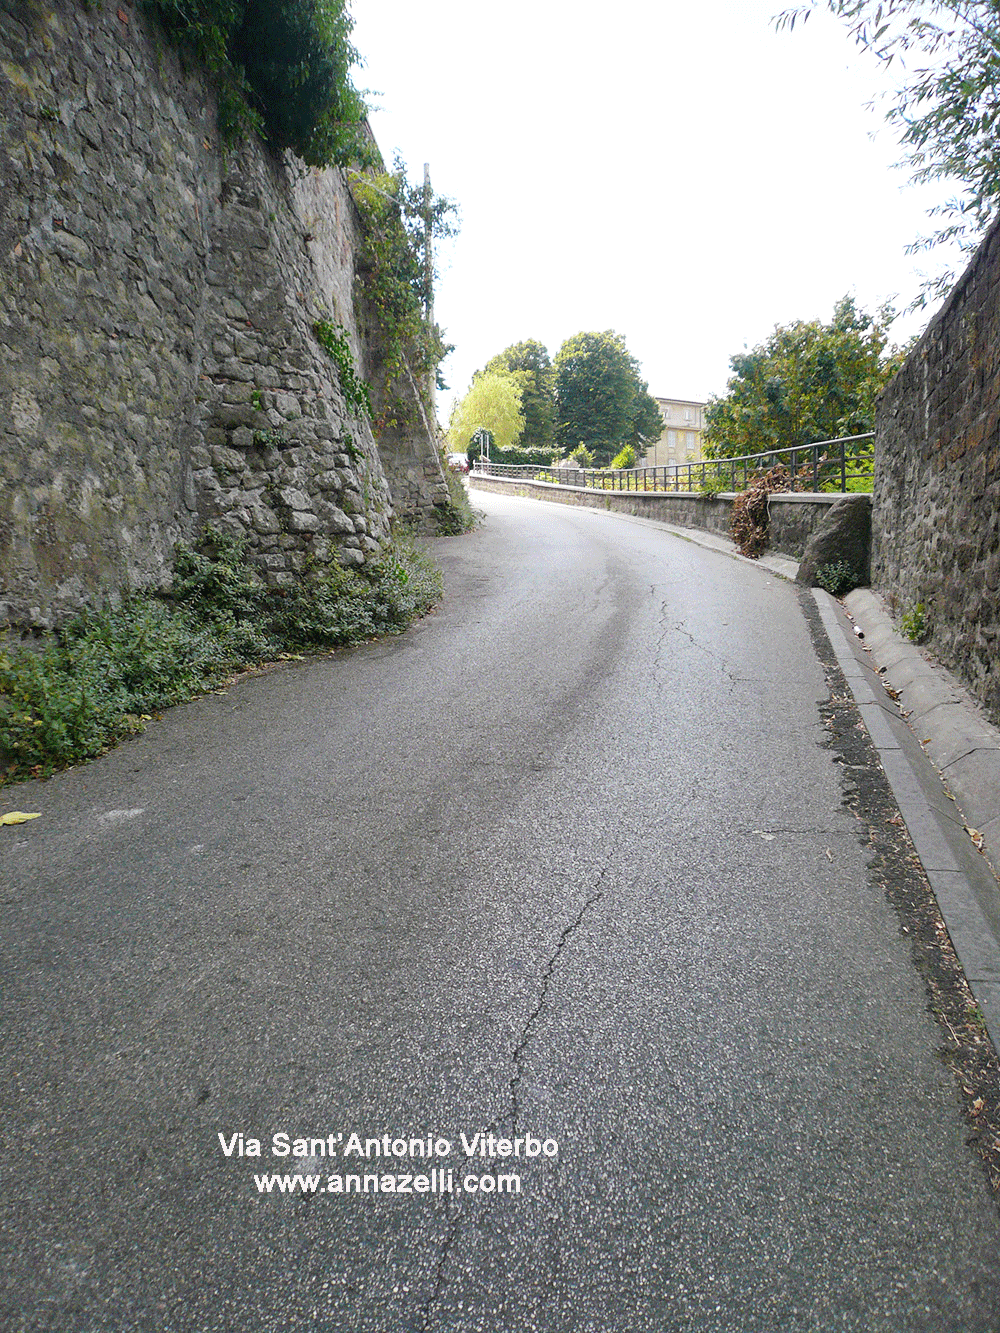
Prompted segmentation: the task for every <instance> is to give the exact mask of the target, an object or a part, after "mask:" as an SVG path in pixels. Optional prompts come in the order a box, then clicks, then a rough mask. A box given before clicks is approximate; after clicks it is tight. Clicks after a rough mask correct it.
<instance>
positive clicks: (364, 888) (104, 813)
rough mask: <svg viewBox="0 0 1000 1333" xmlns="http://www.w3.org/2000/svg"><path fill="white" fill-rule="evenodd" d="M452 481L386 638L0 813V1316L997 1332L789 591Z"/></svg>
mask: <svg viewBox="0 0 1000 1333" xmlns="http://www.w3.org/2000/svg"><path fill="white" fill-rule="evenodd" d="M475 500H476V503H477V504H481V505H482V506H483V507H484V508H486V509H487V510H488V511H489V518H488V521H487V523H486V524H485V525H484V526H483V527H482V528H481V529H480V530H479V531H477V532H475V533H473V534H470V535H467V536H465V537H462V538H456V539H451V540H450V541H448V542H442V543H440V544H439V556H440V559H441V560H442V562H443V565H444V568H445V574H446V584H447V595H446V599H445V602H444V604H443V605H442V607H441V608H440V609H439V610H438V611H437V612H436V613H435V614H433V615H432V616H430V617H429V618H428V619H426V620H425V621H424V622H422V623H421V624H420V625H418V626H417V627H415V628H414V629H413V630H411V631H410V632H408V633H407V634H406V635H404V636H402V637H401V638H399V639H396V640H391V641H386V642H383V643H379V644H373V645H369V646H366V647H363V648H361V649H358V650H354V651H350V652H343V653H339V654H336V655H335V656H332V657H330V658H325V659H320V660H315V661H310V662H304V663H291V664H284V665H282V666H280V667H278V668H275V669H273V670H271V671H268V672H266V673H264V674H262V675H260V676H257V677H254V678H250V679H246V680H243V681H242V682H240V683H238V684H237V685H235V686H234V687H233V688H231V689H230V690H229V691H228V692H225V693H223V694H218V695H210V696H208V697H207V698H205V699H203V700H200V701H197V702H195V703H192V704H190V705H187V706H184V707H181V708H178V709H175V710H173V711H172V712H171V713H170V714H168V715H167V716H166V717H165V718H164V719H163V720H162V721H160V722H158V723H156V724H155V725H153V726H152V727H151V728H150V729H149V731H148V732H147V733H146V734H145V735H144V736H142V737H139V738H137V739H135V740H134V741H132V742H130V743H128V744H126V745H123V746H122V747H120V748H119V749H118V750H116V751H115V752H113V753H112V754H110V755H108V756H106V757H105V758H103V759H101V760H100V761H98V762H96V763H93V764H91V765H88V766H86V767H83V768H81V769H79V770H76V771H73V772H69V773H65V774H62V775H60V776H58V777H57V778H55V779H53V780H52V781H50V782H47V783H45V784H27V785H25V786H23V787H19V788H15V789H13V790H11V791H8V792H5V793H3V797H4V798H5V799H4V800H3V808H5V809H7V808H11V807H15V806H16V807H17V808H20V809H24V810H32V811H40V812H41V813H42V818H40V819H38V820H36V821H34V822H32V823H31V824H26V825H22V826H19V827H17V828H14V829H10V828H8V829H4V830H2V836H0V882H2V885H3V892H2V901H3V917H2V919H3V950H4V954H3V958H4V962H3V997H2V998H3V1007H2V1043H3V1044H2V1052H3V1054H2V1084H0V1089H2V1091H0V1096H2V1108H3V1116H2V1135H3V1143H2V1158H0V1169H2V1199H0V1293H2V1295H0V1326H2V1327H3V1328H5V1329H7V1328H9V1329H13V1330H28V1329H31V1330H35V1329H39V1330H41V1329H45V1330H53V1331H56V1330H58V1333H77V1331H79V1333H98V1330H116V1331H122V1333H124V1331H126V1330H127V1331H128V1333H132V1331H133V1330H135V1331H138V1330H142V1331H143V1333H145V1331H146V1330H150V1333H154V1331H155V1333H172V1331H176V1333H209V1331H210V1330H222V1329H225V1330H230V1329H231V1330H241V1333H256V1331H257V1330H260V1331H262V1333H267V1331H270V1330H286V1329H288V1330H291V1329H296V1330H298V1329H308V1330H315V1331H316V1333H320V1331H322V1333H342V1331H344V1330H357V1331H359V1333H361V1331H364V1333H368V1331H369V1330H370V1331H371V1333H375V1331H376V1330H378V1331H379V1333H418V1331H422V1330H427V1333H446V1331H447V1333H472V1331H473V1330H483V1331H484V1333H507V1331H508V1330H509V1331H510V1333H522V1331H524V1333H529V1331H531V1330H538V1331H539V1333H569V1331H570V1330H573V1333H584V1331H587V1333H591V1331H592V1333H640V1331H642V1333H645V1331H646V1330H650V1331H652V1330H656V1331H657V1333H674V1331H675V1330H677V1331H679V1330H693V1331H697V1333H715V1331H716V1330H718V1331H719V1333H722V1331H723V1330H724V1331H725V1333H743V1331H744V1330H746V1331H747V1333H777V1331H778V1330H781V1331H782V1333H785V1331H789V1333H790V1331H793V1330H795V1331H797V1330H816V1331H817V1333H830V1331H831V1330H837V1329H852V1330H865V1331H866V1333H876V1331H879V1330H885V1333H890V1331H891V1333H910V1331H915V1330H927V1331H928V1333H931V1331H933V1333H996V1331H997V1330H998V1329H1000V1263H998V1259H1000V1223H998V1218H997V1213H996V1210H995V1208H994V1205H993V1204H992V1203H991V1201H990V1199H989V1197H988V1194H987V1190H986V1186H985V1182H984V1180H983V1177H982V1175H981V1173H980V1170H979V1167H978V1165H977V1163H976V1161H975V1159H974V1157H973V1155H972V1153H971V1152H970V1150H969V1149H968V1147H967V1146H966V1144H965V1137H966V1130H965V1127H964V1124H963V1121H962V1118H961V1113H960V1107H959V1103H958V1100H957V1097H956V1093H955V1090H954V1088H953V1086H952V1082H951V1075H950V1074H949V1072H948V1071H947V1069H946V1068H945V1067H944V1066H943V1065H942V1064H941V1062H940V1060H939V1059H938V1055H937V1052H938V1049H939V1047H940V1044H941V1039H940V1034H939V1032H938V1030H937V1028H936V1026H935V1023H934V1021H933V1019H932V1017H931V1016H930V1015H929V1013H928V1012H927V997H926V995H925V993H924V990H923V985H922V982H921V980H920V978H919V977H918V975H917V973H916V971H915V969H914V967H913V964H912V962H911V960H910V954H909V947H908V944H907V941H906V940H905V938H904V937H903V936H902V935H901V933H900V929H899V923H898V921H897V918H896V917H895V915H894V912H893V910H892V909H891V908H890V907H889V906H888V905H887V903H886V902H885V900H884V895H883V893H882V891H881V890H880V889H878V888H876V887H875V886H874V885H873V884H872V882H871V876H870V872H869V870H868V867H867V865H866V853H865V847H864V844H863V840H862V838H861V836H860V830H859V826H858V821H857V819H856V818H855V816H854V815H853V814H852V813H851V812H850V811H849V810H848V809H846V808H845V806H844V805H843V804H842V797H843V792H842V789H841V780H840V777H839V773H838V768H837V765H836V764H835V763H834V761H833V756H832V755H831V752H830V750H829V749H827V748H825V746H824V739H825V736H824V729H823V727H822V724H821V718H820V714H819V711H818V709H819V704H820V703H821V702H822V701H823V700H824V699H825V698H826V693H827V691H826V685H825V679H824V674H823V671H822V669H821V667H820V665H819V661H818V659H817V657H816V655H815V653H814V650H813V648H812V645H811V641H810V637H809V632H808V629H807V627H806V623H805V620H804V618H803V614H802V610H801V608H800V605H799V602H798V599H797V595H796V592H795V589H794V588H793V587H792V586H791V585H789V584H787V583H784V582H782V581H781V580H780V579H777V578H775V577H774V576H772V575H769V574H767V573H766V572H765V571H764V570H761V569H758V568H754V567H751V566H749V565H747V564H745V563H739V562H736V561H734V560H732V559H730V558H727V557H726V556H723V555H719V554H716V553H714V552H709V551H705V550H703V549H701V548H699V547H697V546H694V545H692V544H690V543H687V542H685V541H682V540H680V539H678V538H676V537H674V536H671V535H669V534H668V533H666V532H664V531H662V530H659V529H657V528H655V527H654V526H651V525H647V524H643V523H640V522H636V521H633V520H629V519H627V518H623V517H620V516H615V515H610V514H604V513H598V512H595V511H589V510H580V509H570V508H563V507H561V506H554V505H544V504H540V503H538V502H534V501H528V500H516V499H508V498H505V497H498V496H493V495H485V494H481V493H477V494H476V496H475ZM480 1131H485V1132H486V1133H492V1134H493V1135H494V1136H495V1138H497V1139H500V1140H504V1141H505V1143H506V1145H507V1146H509V1148H510V1150H511V1151H510V1155H507V1156H497V1157H494V1158H489V1157H481V1156H479V1155H478V1146H479V1145H480V1144H481V1143H482V1139H479V1140H475V1139H474V1136H475V1135H476V1134H477V1132H480ZM276 1134H277V1135H279V1136H280V1135H282V1134H285V1135H287V1144H288V1146H289V1148H293V1147H294V1141H295V1139H296V1138H302V1139H305V1140H311V1141H308V1142H306V1143H304V1144H302V1145H301V1148H302V1153H303V1155H301V1156H296V1155H295V1154H294V1152H289V1153H288V1154H287V1155H283V1156H282V1155H275V1154H274V1153H273V1152H272V1148H273V1147H274V1146H275V1140H274V1139H273V1136H274V1135H276ZM352 1134H356V1135H358V1136H359V1140H358V1146H359V1147H360V1148H361V1150H362V1151H361V1153H357V1152H349V1151H348V1150H349V1148H350V1147H351V1144H352V1140H351V1135H352ZM463 1134H464V1135H465V1136H466V1139H467V1141H469V1143H470V1146H471V1144H472V1142H473V1141H474V1142H475V1144H476V1149H477V1151H476V1155H474V1156H472V1157H467V1156H466V1153H465V1151H464V1149H463V1141H462V1135H463ZM237 1135H242V1136H243V1137H242V1147H243V1149H244V1155H242V1156H241V1155H240V1146H241V1141H240V1140H239V1139H238V1138H236V1137H235V1136H237ZM383 1135H388V1136H389V1140H388V1142H383V1141H382V1136H383ZM338 1136H340V1137H338ZM428 1136H431V1141H432V1151H433V1144H434V1143H435V1142H437V1141H438V1140H444V1141H445V1143H444V1144H443V1145H442V1144H441V1143H438V1149H439V1150H440V1149H442V1147H443V1148H444V1149H447V1150H448V1151H446V1152H444V1151H442V1152H441V1154H440V1155H432V1157H430V1158H427V1157H421V1156H420V1152H421V1150H422V1151H424V1152H426V1141H427V1137H428ZM366 1139H370V1140H376V1139H377V1140H379V1142H378V1143H377V1144H369V1145H367V1147H368V1149H369V1152H368V1156H367V1157H366V1156H364V1155H363V1154H364V1149H365V1146H366V1145H365V1142H364V1141H365V1140H366ZM254 1140H259V1143H260V1148H261V1156H260V1157H253V1156H249V1155H246V1150H247V1149H252V1148H253V1146H254V1142H253V1141H254ZM393 1140H405V1142H403V1143H398V1142H397V1143H396V1144H395V1147H396V1153H395V1154H394V1151H393ZM411 1140H413V1142H411ZM416 1140H420V1143H419V1144H418V1143H417V1142H416ZM515 1141H520V1142H519V1145H518V1149H517V1151H518V1153H519V1155H518V1156H514V1155H513V1151H514V1145H515ZM285 1142H286V1140H284V1139H282V1138H280V1137H279V1138H278V1140H277V1147H278V1149H279V1151H280V1150H282V1149H283V1147H284V1144H285ZM543 1143H544V1144H545V1145H546V1147H545V1148H544V1149H543V1148H542V1147H541V1146H540V1145H542V1144H543ZM400 1147H401V1148H402V1149H403V1152H402V1153H400V1152H399V1151H398V1150H399V1148H400ZM375 1148H378V1150H379V1152H380V1153H382V1152H385V1156H380V1157H377V1156H376V1155H375V1151H374V1150H375ZM226 1149H229V1153H228V1155H227V1151H226ZM386 1150H387V1151H386ZM528 1153H534V1155H533V1156H527V1154H528ZM437 1173H442V1174H437ZM449 1173H450V1174H449ZM278 1174H280V1175H281V1176H282V1178H283V1179H284V1177H285V1176H288V1177H291V1176H292V1175H293V1174H294V1175H296V1176H298V1177H299V1179H298V1181H297V1182H296V1183H295V1185H294V1188H295V1191H296V1192H295V1193H294V1195H288V1194H283V1193H281V1192H280V1189H281V1186H280V1184H278V1183H276V1180H275V1177H276V1175H278ZM352 1175H355V1176H357V1178H358V1180H359V1182H360V1183H364V1177H365V1175H367V1176H368V1177H369V1178H370V1179H374V1180H375V1181H377V1182H378V1184H379V1186H380V1190H379V1192H378V1193H374V1192H373V1187H372V1185H371V1183H370V1180H369V1182H368V1192H367V1193H362V1194H356V1193H348V1194H346V1195H345V1194H342V1193H338V1192H336V1191H337V1188H338V1182H339V1184H340V1185H341V1186H343V1185H344V1184H345V1182H346V1184H347V1187H348V1188H350V1179H349V1178H350V1177H351V1176H352ZM411 1176H412V1177H413V1179H412V1180H410V1186H411V1189H413V1190H414V1192H413V1193H397V1194H389V1193H387V1192H382V1186H383V1185H385V1183H386V1182H387V1181H390V1180H391V1182H392V1183H393V1184H395V1185H397V1186H398V1185H399V1184H400V1182H401V1181H402V1180H403V1179H404V1178H406V1177H411ZM257 1177H260V1180H261V1182H262V1186H258V1184H257V1179H256V1178H257ZM313 1179H314V1180H315V1184H316V1190H315V1192H311V1189H312V1187H311V1185H310V1184H308V1183H307V1184H305V1185H303V1183H302V1182H303V1180H306V1181H309V1180H313ZM420 1180H426V1183H427V1191H426V1192H419V1191H420V1190H422V1189H423V1186H422V1185H420V1184H418V1183H417V1182H418V1181H420ZM267 1181H270V1182H271V1187H272V1188H271V1192H270V1193H268V1192H266V1191H267ZM285 1183H286V1184H287V1183H288V1182H287V1181H286V1182H285ZM448 1184H450V1185H451V1189H450V1191H449V1190H448V1189H447V1186H448ZM261 1187H263V1189H264V1190H265V1192H264V1193H263V1194H262V1193H261V1192H260V1188H261ZM518 1188H519V1193H518V1192H515V1189H518ZM303 1191H305V1192H303Z"/></svg>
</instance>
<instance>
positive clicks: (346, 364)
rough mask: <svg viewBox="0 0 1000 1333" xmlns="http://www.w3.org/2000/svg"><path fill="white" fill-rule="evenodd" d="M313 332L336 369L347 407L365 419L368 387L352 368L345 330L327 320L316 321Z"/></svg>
mask: <svg viewBox="0 0 1000 1333" xmlns="http://www.w3.org/2000/svg"><path fill="white" fill-rule="evenodd" d="M313 332H314V333H315V334H316V337H317V338H318V339H319V341H320V344H321V346H322V347H323V350H324V351H325V352H326V354H327V356H329V357H330V358H331V359H332V360H333V362H334V363H335V365H336V367H337V378H338V379H339V381H340V391H341V393H342V394H343V395H344V400H345V402H346V403H347V406H348V407H349V408H351V409H352V411H354V412H357V413H360V414H362V415H364V416H366V417H370V416H371V414H372V403H371V395H370V394H369V392H368V385H367V384H366V383H365V381H364V380H363V379H362V378H361V376H360V375H359V374H358V372H357V371H356V370H355V368H354V357H353V356H352V355H351V347H350V344H349V343H348V341H347V330H346V329H345V328H343V327H342V326H341V325H340V324H334V323H333V321H332V320H329V319H318V320H317V321H316V323H315V324H314V325H313Z"/></svg>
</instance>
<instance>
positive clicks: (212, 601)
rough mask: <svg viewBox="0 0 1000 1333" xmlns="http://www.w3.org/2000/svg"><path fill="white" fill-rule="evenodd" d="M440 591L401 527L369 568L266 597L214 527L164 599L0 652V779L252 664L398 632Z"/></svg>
mask: <svg viewBox="0 0 1000 1333" xmlns="http://www.w3.org/2000/svg"><path fill="white" fill-rule="evenodd" d="M441 590H442V589H441V576H440V572H439V570H438V569H437V567H436V566H435V565H434V563H433V561H432V560H431V558H430V556H429V555H428V554H427V553H426V551H424V550H423V549H422V548H420V547H419V546H418V545H417V544H416V543H415V541H414V540H413V538H412V537H411V536H410V535H409V534H407V533H405V532H404V533H400V534H397V535H396V536H395V537H394V539H393V541H392V543H391V544H390V545H389V546H387V547H386V549H385V550H383V552H382V554H381V556H380V557H379V559H378V560H377V561H374V562H372V563H371V564H369V565H368V566H366V567H365V568H364V569H363V570H360V571H357V570H353V569H344V568H342V567H341V566H339V565H338V566H332V567H330V568H328V569H322V570H319V569H317V570H312V571H308V572H307V573H306V574H305V575H304V576H303V577H302V578H301V579H299V580H298V581H297V582H296V583H294V584H292V585H290V586H289V587H282V588H276V589H268V588H265V587H264V585H263V584H261V583H260V582H259V581H258V580H257V579H256V577H255V576H254V574H253V571H252V569H251V566H250V564H249V562H248V560H247V555H246V550H245V545H244V543H243V542H242V541H241V540H239V539H237V538H235V537H232V536H228V535H225V534H222V533H218V532H212V531H209V532H207V533H206V534H205V536H204V537H203V539H202V540H201V541H200V542H199V543H198V544H197V545H196V546H194V547H190V546H186V545H180V546H178V548H177V552H176V558H175V566H174V574H173V580H172V582H171V585H170V587H169V589H168V590H167V591H166V592H164V593H156V592H134V593H130V594H128V595H127V596H125V597H123V598H122V600H121V602H120V603H119V604H118V605H117V606H108V607H105V608H103V609H101V610H93V611H84V612H81V613H80V614H78V615H76V616H73V617H72V618H71V619H70V620H68V621H66V623H65V624H63V625H62V626H61V627H60V629H59V630H58V631H57V632H56V633H55V634H54V635H52V637H51V639H50V640H49V641H48V642H47V643H46V644H45V645H44V646H42V647H41V649H40V650H38V651H32V650H29V649H28V648H24V647H22V648H18V649H15V650H14V651H13V652H0V782H3V781H7V780H11V779H18V778H23V777H29V776H34V777H42V776H46V775H47V774H49V773H52V772H54V771H55V770H56V769H59V768H64V767H66V766H67V765H68V764H73V763H77V762H78V761H80V760H82V759H88V758H91V757H93V756H94V755H96V754H100V753H101V752H102V751H104V750H106V749H108V747H109V746H111V745H113V744H115V742H116V741H119V740H121V739H122V738H123V737H124V736H127V735H130V734H132V733H134V732H136V731H141V730H142V728H143V725H144V724H145V723H146V722H148V721H149V720H150V719H151V717H152V715H153V714H154V713H156V712H158V711H159V710H161V709H163V708H167V707H169V706H170V705H171V704H175V703H181V702H182V701H184V700H186V699H191V698H193V697H194V696H195V695H197V694H201V693H203V692H204V691H205V690H208V689H211V688H212V686H213V685H216V684H218V683H219V682H220V681H222V680H225V679H226V678H228V677H231V676H232V675H234V674H235V673H238V672H239V671H242V670H244V669H246V668H247V667H251V666H254V665H257V664H259V663H263V662H267V661H274V660H276V659H277V658H279V657H281V656H282V655H283V654H286V653H289V652H294V651H295V650H298V649H306V650H308V649H313V650H316V649H328V648H335V647H340V646H342V645H346V644H351V643H360V642H363V641H364V640H366V639H372V638H376V637H378V636H380V635H383V634H396V633H399V631H400V630H402V629H405V628H406V626H407V625H409V624H410V623H411V622H412V621H413V620H415V619H416V618H417V617H418V616H421V615H424V614H425V613H426V612H427V611H429V610H430V608H431V607H432V606H433V605H434V604H435V602H437V601H438V600H439V599H440V597H441Z"/></svg>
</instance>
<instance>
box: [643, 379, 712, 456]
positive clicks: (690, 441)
mask: <svg viewBox="0 0 1000 1333" xmlns="http://www.w3.org/2000/svg"><path fill="white" fill-rule="evenodd" d="M653 396H654V399H655V401H656V405H657V407H658V408H659V409H660V416H661V417H662V418H663V430H662V432H661V434H660V438H659V439H658V440H657V441H656V442H655V443H654V444H651V445H649V446H648V447H647V449H646V456H645V458H644V459H643V465H644V466H645V467H664V466H666V467H676V466H677V465H678V464H681V463H699V462H701V457H702V454H701V437H702V432H703V430H704V429H705V404H704V403H696V402H693V401H691V400H689V399H686V398H660V397H658V396H657V395H655V394H654V395H653Z"/></svg>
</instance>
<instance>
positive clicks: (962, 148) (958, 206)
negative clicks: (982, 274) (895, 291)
mask: <svg viewBox="0 0 1000 1333" xmlns="http://www.w3.org/2000/svg"><path fill="white" fill-rule="evenodd" d="M816 9H827V10H829V11H830V13H832V14H834V15H835V16H836V17H838V18H840V19H842V20H843V21H844V22H845V23H846V24H847V25H848V27H849V29H850V32H851V35H852V36H853V37H854V39H855V41H856V42H857V43H858V45H859V46H861V47H863V48H865V49H866V50H868V51H870V52H872V53H873V54H874V55H875V56H876V57H877V58H878V60H880V61H881V62H882V64H883V65H885V66H889V65H891V64H892V63H893V61H896V62H897V64H896V68H897V69H901V70H902V76H901V78H899V79H897V80H896V87H895V89H894V91H892V92H891V93H890V94H887V96H888V97H889V106H888V109H887V111H886V119H887V120H888V121H889V123H890V124H891V125H892V126H894V127H895V128H896V129H897V130H898V131H899V138H900V143H901V144H902V146H903V149H904V152H905V158H904V160H905V162H906V163H907V164H908V166H909V167H910V169H911V176H912V179H913V180H914V181H915V182H918V183H920V182H927V181H932V180H939V179H944V180H948V181H956V182H957V183H958V185H959V191H960V192H959V194H958V195H957V196H956V197H955V198H953V199H951V200H949V201H948V202H947V203H944V204H941V205H939V206H936V207H935V208H932V209H931V216H932V217H936V218H938V219H939V225H938V227H937V230H936V231H935V232H934V233H933V234H932V235H931V236H929V237H924V238H922V239H920V240H918V241H915V242H914V243H913V244H912V245H911V246H910V247H909V252H910V253H914V252H916V251H918V250H922V249H927V248H929V247H931V246H933V245H937V244H939V243H941V242H943V241H952V240H954V241H957V242H958V243H959V244H960V245H961V246H962V247H963V248H964V249H971V248H972V247H973V246H974V245H975V244H976V242H977V241H978V239H979V238H980V237H981V236H982V234H983V232H984V231H985V229H986V227H987V225H988V224H989V222H990V221H991V220H992V218H993V217H994V216H995V213H996V208H997V201H998V199H1000V151H998V148H997V128H998V119H1000V6H998V4H997V0H807V3H806V4H803V5H800V6H798V7H797V8H795V9H789V10H786V11H785V12H784V13H783V14H779V15H778V17H777V19H776V20H775V21H776V23H777V25H778V27H779V28H783V27H784V28H789V29H792V28H794V27H795V24H796V22H797V21H799V20H802V21H805V20H806V19H807V18H808V17H809V15H810V13H812V11H813V10H816ZM953 278H954V274H953V273H944V274H942V275H941V276H940V277H939V278H938V279H935V280H934V281H932V282H931V283H930V284H929V288H928V290H927V291H925V293H924V296H923V297H920V298H918V299H917V301H916V302H915V304H916V305H921V304H923V303H924V301H925V300H926V299H927V297H928V296H932V297H933V296H937V295H941V294H943V292H944V291H946V290H947V288H948V286H950V284H951V282H952V280H953Z"/></svg>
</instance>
